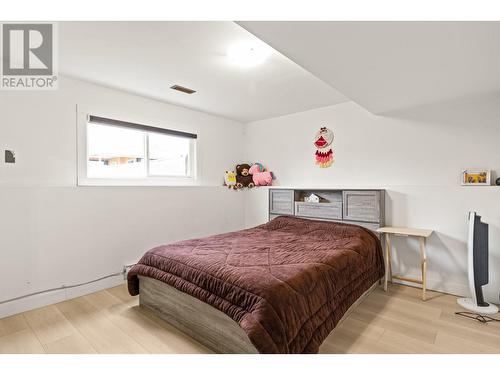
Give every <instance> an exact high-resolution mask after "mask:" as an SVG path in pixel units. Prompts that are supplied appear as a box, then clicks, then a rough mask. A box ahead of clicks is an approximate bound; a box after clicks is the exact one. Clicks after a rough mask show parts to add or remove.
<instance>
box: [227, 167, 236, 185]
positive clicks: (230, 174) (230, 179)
mask: <svg viewBox="0 0 500 375" xmlns="http://www.w3.org/2000/svg"><path fill="white" fill-rule="evenodd" d="M224 185H226V186H227V187H228V188H229V189H236V173H234V171H226V173H225V174H224Z"/></svg>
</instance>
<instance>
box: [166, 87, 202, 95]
mask: <svg viewBox="0 0 500 375" xmlns="http://www.w3.org/2000/svg"><path fill="white" fill-rule="evenodd" d="M170 88H171V89H172V90H177V91H181V92H183V93H186V94H194V93H195V92H196V91H195V90H191V89H188V88H187V87H184V86H179V85H173V86H172V87H170Z"/></svg>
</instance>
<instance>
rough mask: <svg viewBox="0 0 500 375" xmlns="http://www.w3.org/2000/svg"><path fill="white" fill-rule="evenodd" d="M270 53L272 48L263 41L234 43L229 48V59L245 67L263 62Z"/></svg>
mask: <svg viewBox="0 0 500 375" xmlns="http://www.w3.org/2000/svg"><path fill="white" fill-rule="evenodd" d="M270 54H271V49H270V48H269V47H268V46H267V45H265V44H263V43H261V44H257V43H239V44H234V45H232V46H231V47H229V49H228V50H227V57H228V59H229V61H231V63H233V64H235V65H239V66H243V67H252V66H256V65H259V64H262V63H263V62H264V61H265V60H266V59H267V58H268V57H269V55H270Z"/></svg>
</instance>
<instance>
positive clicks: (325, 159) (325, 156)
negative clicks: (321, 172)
mask: <svg viewBox="0 0 500 375" xmlns="http://www.w3.org/2000/svg"><path fill="white" fill-rule="evenodd" d="M333 138H334V137H333V132H332V131H331V130H330V129H328V128H326V127H323V128H321V129H319V131H318V132H317V133H316V137H315V138H314V146H315V147H316V148H317V150H316V164H317V165H318V166H319V167H320V168H328V167H329V166H330V165H332V163H333V150H332V149H331V146H330V145H331V144H332V142H333Z"/></svg>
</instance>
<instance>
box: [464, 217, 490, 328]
mask: <svg viewBox="0 0 500 375" xmlns="http://www.w3.org/2000/svg"><path fill="white" fill-rule="evenodd" d="M467 248H468V260H467V261H468V269H469V271H468V274H469V288H470V292H471V297H469V298H458V299H457V303H458V304H459V305H460V306H462V307H463V308H464V309H466V310H468V311H470V312H457V313H456V314H458V315H461V316H464V317H467V318H472V319H476V320H478V321H480V322H482V323H487V322H491V321H500V320H499V319H496V318H493V317H491V316H486V315H493V314H496V313H497V312H498V307H497V306H496V305H494V304H492V303H488V302H486V301H485V300H484V297H483V285H486V284H488V282H489V277H488V276H489V270H488V224H486V223H483V222H482V221H481V216H478V215H476V213H475V212H469V240H468V244H467Z"/></svg>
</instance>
